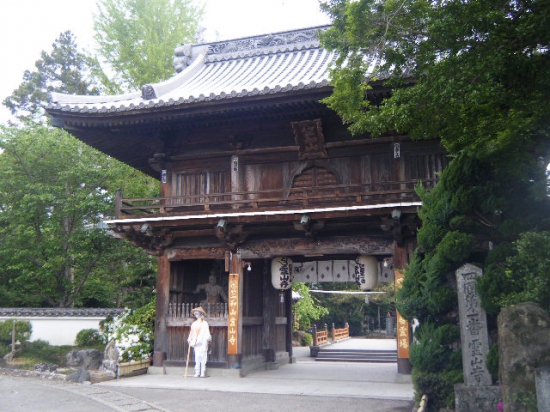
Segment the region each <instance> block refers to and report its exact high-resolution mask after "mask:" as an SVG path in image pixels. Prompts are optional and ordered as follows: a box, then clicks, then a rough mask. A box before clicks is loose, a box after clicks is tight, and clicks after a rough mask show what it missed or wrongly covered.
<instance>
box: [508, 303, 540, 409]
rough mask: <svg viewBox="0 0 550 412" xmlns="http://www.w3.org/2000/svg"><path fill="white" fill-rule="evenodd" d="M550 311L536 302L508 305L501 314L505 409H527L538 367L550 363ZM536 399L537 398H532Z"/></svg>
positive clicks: (534, 391)
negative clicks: (522, 401) (527, 401)
mask: <svg viewBox="0 0 550 412" xmlns="http://www.w3.org/2000/svg"><path fill="white" fill-rule="evenodd" d="M549 348H550V314H549V313H548V312H546V311H544V310H543V309H542V308H541V307H540V306H538V305H537V304H535V303H531V302H526V303H520V304H518V305H514V306H510V307H507V308H504V309H503V310H502V311H501V312H500V314H499V316H498V355H499V373H500V383H501V385H502V398H503V401H504V412H512V411H513V412H516V411H521V410H525V407H526V406H525V405H524V404H522V403H521V402H520V400H521V398H523V400H524V401H525V400H526V398H532V397H534V396H535V395H534V394H535V393H536V384H535V369H536V368H540V367H543V366H550V350H549ZM529 401H534V402H535V405H536V399H529Z"/></svg>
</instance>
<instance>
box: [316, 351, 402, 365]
mask: <svg viewBox="0 0 550 412" xmlns="http://www.w3.org/2000/svg"><path fill="white" fill-rule="evenodd" d="M315 360H316V361H321V362H323V361H325V362H371V363H393V362H397V351H396V350H357V349H321V350H319V353H318V354H317V357H316V358H315Z"/></svg>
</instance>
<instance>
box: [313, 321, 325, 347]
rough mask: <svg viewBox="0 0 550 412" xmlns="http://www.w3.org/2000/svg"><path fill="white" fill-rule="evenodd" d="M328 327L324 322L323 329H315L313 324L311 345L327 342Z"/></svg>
mask: <svg viewBox="0 0 550 412" xmlns="http://www.w3.org/2000/svg"><path fill="white" fill-rule="evenodd" d="M328 343H329V341H328V328H327V325H326V324H325V329H324V330H317V325H314V326H313V343H312V345H313V346H321V345H326V344H328Z"/></svg>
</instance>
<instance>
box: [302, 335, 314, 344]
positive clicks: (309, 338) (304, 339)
mask: <svg viewBox="0 0 550 412" xmlns="http://www.w3.org/2000/svg"><path fill="white" fill-rule="evenodd" d="M312 343H313V336H311V333H307V332H306V333H304V335H303V336H302V340H301V341H300V345H302V346H311V344H312Z"/></svg>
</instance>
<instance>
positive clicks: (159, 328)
mask: <svg viewBox="0 0 550 412" xmlns="http://www.w3.org/2000/svg"><path fill="white" fill-rule="evenodd" d="M156 290H157V308H156V309H157V310H156V316H155V348H154V353H153V366H162V364H163V362H164V360H165V359H166V353H167V350H168V329H167V328H166V315H167V313H168V304H169V299H170V262H169V261H168V259H167V258H166V257H165V256H164V255H161V256H159V258H158V274H157V288H156Z"/></svg>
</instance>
